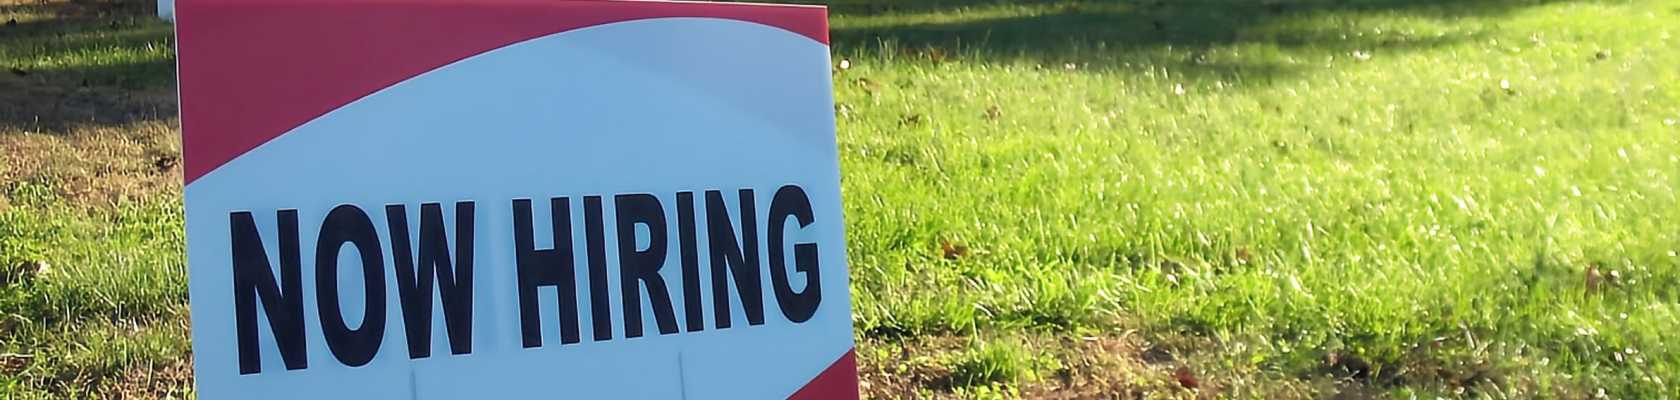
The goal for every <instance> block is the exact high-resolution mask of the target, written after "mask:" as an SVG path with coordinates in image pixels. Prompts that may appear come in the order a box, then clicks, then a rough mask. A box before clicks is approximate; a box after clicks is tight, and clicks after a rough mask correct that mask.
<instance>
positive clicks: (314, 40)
mask: <svg viewBox="0 0 1680 400" xmlns="http://www.w3.org/2000/svg"><path fill="white" fill-rule="evenodd" d="M664 17H710V18H725V19H733V20H740V21H747V22H754V23H759V24H764V25H769V26H775V27H779V28H782V29H785V30H788V31H791V32H794V33H798V34H800V35H804V36H806V37H809V38H811V39H812V40H815V41H818V42H821V43H824V44H826V43H828V15H827V11H826V10H825V9H823V8H821V7H811V6H783V5H748V4H724V3H692V2H662V1H604V0H596V1H578V0H477V1H459V0H354V1H337V0H181V1H179V3H178V4H176V21H177V22H176V26H175V29H176V34H177V37H178V42H179V43H177V46H176V48H177V52H178V53H177V54H178V57H179V58H178V60H179V61H178V63H179V69H180V77H181V79H180V85H181V87H180V93H181V135H182V150H183V152H184V154H185V157H184V158H185V166H184V170H185V171H184V172H185V175H186V181H187V183H192V181H194V180H196V179H198V178H199V177H201V176H204V174H207V173H209V172H210V171H212V170H214V169H216V168H217V167H220V166H221V165H222V164H224V163H227V162H228V161H229V160H232V159H233V158H235V157H238V156H239V155H240V154H244V153H245V152H247V151H250V150H251V149H252V148H255V147H257V146H259V145H261V144H263V143H265V142H268V141H269V140H272V139H273V138H274V137H276V136H279V135H281V134H283V133H285V132H286V131H289V130H291V129H292V128H295V127H297V126H298V125H301V124H303V123H304V122H307V121H309V120H311V119H314V118H316V117H319V116H321V115H322V114H325V113H327V112H329V111H331V110H333V109H336V108H338V107H342V106H344V105H345V104H348V103H350V102H352V101H355V100H356V99H359V98H361V97H363V96H366V95H368V94H370V93H373V92H375V91H378V90H379V89H382V88H385V87H387V86H390V85H393V84H396V83H397V82H401V81H403V80H406V79H408V78H411V77H414V76H416V75H419V74H422V73H425V72H426V71H430V70H432V69H435V68H438V67H440V66H443V65H446V64H449V63H451V62H455V61H458V60H461V59H464V58H467V57H470V56H472V55H475V54H479V53H483V52H485V51H489V50H493V49H496V48H499V47H503V46H507V45H509V44H513V43H516V42H519V41H523V40H528V39H532V38H536V37H540V36H544V35H549V34H554V33H559V32H564V31H568V30H573V29H578V28H584V27H589V26H595V25H602V24H608V23H613V22H622V21H630V20H638V19H649V18H664Z"/></svg>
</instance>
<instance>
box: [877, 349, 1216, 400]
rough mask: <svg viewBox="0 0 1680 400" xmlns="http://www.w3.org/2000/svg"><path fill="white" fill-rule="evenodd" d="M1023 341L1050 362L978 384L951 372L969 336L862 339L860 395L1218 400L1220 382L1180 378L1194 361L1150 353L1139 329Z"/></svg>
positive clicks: (959, 363) (956, 367)
mask: <svg viewBox="0 0 1680 400" xmlns="http://www.w3.org/2000/svg"><path fill="white" fill-rule="evenodd" d="M1020 346H1022V347H1023V348H1024V349H1025V350H1027V351H1028V352H1030V354H1032V356H1033V357H1042V358H1043V359H1044V360H1047V361H1049V363H1048V365H1049V366H1048V367H1043V368H1042V369H1041V370H1038V371H1033V373H1032V374H1030V375H1031V377H1030V378H1024V379H1019V380H1014V381H1000V382H995V383H993V384H991V385H988V386H990V387H988V388H979V387H975V386H973V385H972V383H966V384H965V383H962V382H960V381H961V380H960V379H956V377H955V376H954V375H955V374H957V373H958V371H959V370H960V369H962V368H963V367H962V364H963V363H964V362H965V357H966V356H965V354H966V353H969V352H973V351H975V350H974V339H972V338H967V337H955V336H940V337H922V338H909V339H904V340H899V341H890V342H889V341H869V340H866V341H865V342H864V343H862V344H861V345H860V354H863V357H862V363H861V365H860V366H859V372H858V374H859V377H860V379H861V380H862V384H861V389H862V392H863V397H864V398H869V399H954V398H963V397H971V396H972V395H973V394H974V393H976V392H977V389H978V390H979V391H984V392H991V393H1001V394H1005V395H1006V396H1009V397H1020V398H1034V399H1132V398H1145V397H1149V398H1159V397H1162V396H1167V397H1170V398H1213V397H1217V396H1219V394H1220V391H1219V390H1218V388H1216V387H1203V386H1198V387H1189V386H1187V385H1185V384H1184V383H1181V382H1180V381H1179V379H1177V378H1176V377H1175V376H1176V375H1178V374H1180V372H1179V371H1181V370H1187V368H1189V367H1186V366H1185V365H1184V364H1183V363H1181V362H1180V361H1179V360H1176V359H1173V358H1172V357H1171V356H1167V357H1162V356H1160V355H1159V354H1153V355H1152V354H1151V352H1152V351H1153V352H1159V351H1160V350H1152V349H1154V347H1152V346H1150V345H1149V344H1148V343H1145V342H1144V341H1143V340H1142V339H1140V338H1139V337H1137V336H1135V335H1129V334H1122V335H1116V336H1096V337H1061V338H1050V337H1041V338H1033V339H1026V340H1025V341H1024V342H1023V343H1022V344H1021V345H1020ZM1041 366H1042V365H1041Z"/></svg>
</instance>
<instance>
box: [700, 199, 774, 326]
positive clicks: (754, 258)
mask: <svg viewBox="0 0 1680 400" xmlns="http://www.w3.org/2000/svg"><path fill="white" fill-rule="evenodd" d="M738 195H739V196H740V199H741V241H740V245H739V246H737V245H736V241H735V227H733V226H731V224H730V222H729V208H728V207H727V206H724V203H723V192H719V191H716V190H708V191H706V233H707V240H708V243H709V244H710V246H711V248H712V308H713V309H714V312H715V314H714V315H715V316H716V319H717V327H718V329H724V328H728V327H729V325H730V324H731V323H732V322H733V321H732V318H730V316H729V286H728V285H729V275H728V274H726V272H727V273H733V275H734V276H735V291H736V292H739V293H740V296H741V307H742V308H745V309H746V312H747V324H749V325H764V289H763V288H764V286H763V284H762V283H760V282H762V281H760V280H759V274H758V265H759V264H758V211H757V207H755V206H753V191H752V189H741V191H740V192H739V193H738Z"/></svg>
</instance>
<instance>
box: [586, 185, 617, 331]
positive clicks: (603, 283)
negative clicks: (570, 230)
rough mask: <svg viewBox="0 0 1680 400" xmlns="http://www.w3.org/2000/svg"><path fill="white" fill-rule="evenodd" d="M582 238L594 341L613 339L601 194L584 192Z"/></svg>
mask: <svg viewBox="0 0 1680 400" xmlns="http://www.w3.org/2000/svg"><path fill="white" fill-rule="evenodd" d="M583 231H584V232H583V241H584V243H583V244H584V246H585V247H586V251H587V252H588V253H589V315H590V319H592V320H593V321H592V322H591V325H594V326H593V328H594V329H595V341H597V342H599V341H603V340H611V339H612V309H611V308H609V307H612V305H611V304H607V301H608V299H607V238H606V236H607V233H606V228H605V224H604V223H602V222H601V196H583Z"/></svg>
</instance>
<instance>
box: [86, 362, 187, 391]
mask: <svg viewBox="0 0 1680 400" xmlns="http://www.w3.org/2000/svg"><path fill="white" fill-rule="evenodd" d="M192 387H193V364H192V357H182V358H181V359H178V360H175V361H174V362H170V363H168V364H164V365H154V366H151V367H150V368H147V367H144V366H136V367H134V368H129V369H127V370H124V371H123V374H122V376H121V377H118V378H117V379H116V381H115V382H113V383H111V384H110V385H109V386H107V387H106V388H104V390H102V391H103V392H105V394H106V396H107V397H111V398H117V399H180V398H186V397H187V394H188V393H189V392H190V391H191V390H192Z"/></svg>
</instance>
